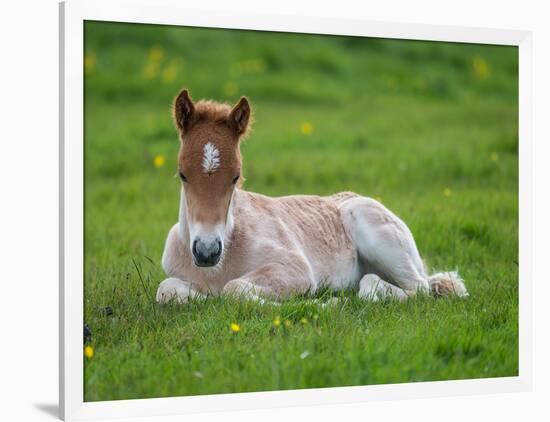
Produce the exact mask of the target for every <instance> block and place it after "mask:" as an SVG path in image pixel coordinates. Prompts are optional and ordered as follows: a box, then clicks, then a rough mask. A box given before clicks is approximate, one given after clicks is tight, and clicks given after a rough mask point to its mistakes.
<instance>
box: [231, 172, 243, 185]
mask: <svg viewBox="0 0 550 422" xmlns="http://www.w3.org/2000/svg"><path fill="white" fill-rule="evenodd" d="M239 177H241V175H240V174H238V175H236V176H235V177H234V178H233V184H235V183H237V180H239Z"/></svg>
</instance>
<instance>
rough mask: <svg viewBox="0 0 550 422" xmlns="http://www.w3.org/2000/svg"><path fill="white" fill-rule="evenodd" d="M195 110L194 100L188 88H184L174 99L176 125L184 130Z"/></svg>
mask: <svg viewBox="0 0 550 422" xmlns="http://www.w3.org/2000/svg"><path fill="white" fill-rule="evenodd" d="M194 112H195V106H194V105H193V100H191V97H190V96H189V92H188V91H187V89H182V90H181V92H180V93H179V94H178V96H177V97H176V99H175V100H174V121H175V122H176V127H177V128H178V129H179V130H180V131H181V132H183V131H184V130H185V129H187V128H188V127H189V122H190V120H191V118H192V117H193V113H194Z"/></svg>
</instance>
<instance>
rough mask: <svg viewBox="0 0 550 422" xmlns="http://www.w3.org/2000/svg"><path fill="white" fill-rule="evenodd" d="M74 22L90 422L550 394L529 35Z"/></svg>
mask: <svg viewBox="0 0 550 422" xmlns="http://www.w3.org/2000/svg"><path fill="white" fill-rule="evenodd" d="M60 22H61V48H60V51H61V69H62V70H61V75H60V78H61V84H60V86H61V87H62V91H61V93H60V98H61V119H62V120H61V134H62V136H61V141H60V146H61V147H60V154H61V169H60V172H61V177H60V178H61V222H62V232H61V242H60V243H61V248H62V250H61V256H62V262H61V275H62V278H61V280H60V298H61V300H60V303H61V309H60V313H61V317H60V324H61V327H60V329H61V336H60V338H61V345H60V350H61V356H60V362H61V368H62V370H61V376H60V386H61V391H60V400H61V406H60V407H61V410H62V414H63V417H64V419H65V420H84V419H93V418H104V417H135V416H156V415H158V416H160V415H173V414H179V413H189V412H200V411H204V410H210V411H211V410H213V409H220V410H230V409H246V408H258V407H274V406H289V405H304V406H305V405H313V404H320V403H325V404H326V403H341V402H357V401H368V400H388V399H400V398H415V397H436V396H442V395H453V394H466V393H467V394H472V393H493V392H509V391H522V390H528V389H529V388H530V386H531V323H530V318H531V317H530V307H531V279H530V277H531V261H530V260H531V248H530V242H531V221H530V212H531V173H530V172H531V170H530V169H531V128H530V104H531V92H530V77H531V75H530V54H531V36H530V33H528V32H523V31H511V30H494V29H482V28H457V27H446V26H431V25H413V24H398V23H392V24H387V23H380V22H364V21H343V20H336V19H318V18H313V17H295V16H288V17H284V16H275V15H254V14H248V15H247V14H241V13H239V14H237V13H229V12H219V13H212V12H208V13H203V12H200V11H196V10H192V9H187V8H183V7H181V6H180V4H179V2H176V1H167V0H162V1H154V2H153V1H145V0H139V1H132V2H129V1H118V0H117V1H108V2H107V1H94V2H88V1H87V2H85V1H81V0H70V1H66V2H65V3H62V4H61V7H60ZM83 331H84V333H83Z"/></svg>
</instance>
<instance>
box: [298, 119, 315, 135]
mask: <svg viewBox="0 0 550 422" xmlns="http://www.w3.org/2000/svg"><path fill="white" fill-rule="evenodd" d="M300 132H302V135H311V132H313V125H312V124H311V123H309V122H304V123H302V124H301V125H300Z"/></svg>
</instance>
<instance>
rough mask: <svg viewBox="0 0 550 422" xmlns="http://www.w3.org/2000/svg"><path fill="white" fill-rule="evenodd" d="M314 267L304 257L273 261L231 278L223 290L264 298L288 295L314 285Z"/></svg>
mask: <svg viewBox="0 0 550 422" xmlns="http://www.w3.org/2000/svg"><path fill="white" fill-rule="evenodd" d="M314 287H315V286H314V282H313V277H312V275H311V270H310V269H309V266H308V265H307V263H306V262H305V261H304V260H294V261H292V262H288V263H279V262H277V263H275V262H273V263H269V264H265V265H262V266H261V267H258V268H257V269H255V270H253V271H251V272H249V273H247V274H244V275H243V276H242V277H239V278H235V279H233V280H230V281H229V282H228V283H227V284H226V285H225V286H224V288H223V294H227V295H232V296H239V297H243V298H245V299H252V300H259V301H263V298H268V299H275V300H279V299H285V298H288V297H290V296H292V295H296V294H302V293H306V292H308V291H311V290H312V289H314Z"/></svg>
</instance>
